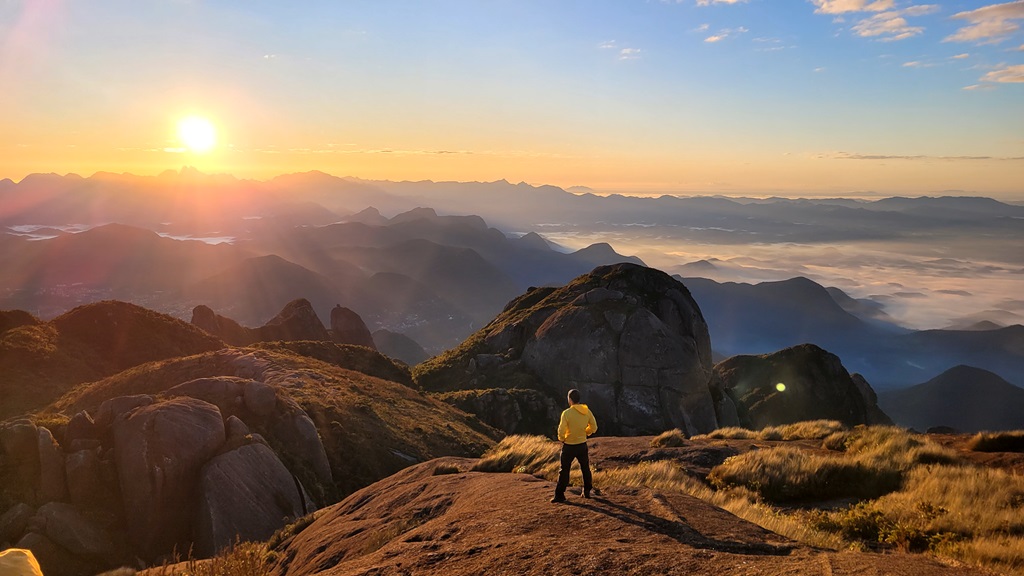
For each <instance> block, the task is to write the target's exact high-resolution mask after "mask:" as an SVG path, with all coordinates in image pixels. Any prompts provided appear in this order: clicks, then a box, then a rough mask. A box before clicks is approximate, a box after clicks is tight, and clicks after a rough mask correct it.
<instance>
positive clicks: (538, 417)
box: [438, 388, 563, 435]
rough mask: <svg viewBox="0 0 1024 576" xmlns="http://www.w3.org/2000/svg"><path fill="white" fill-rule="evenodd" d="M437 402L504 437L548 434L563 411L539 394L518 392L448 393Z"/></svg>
mask: <svg viewBox="0 0 1024 576" xmlns="http://www.w3.org/2000/svg"><path fill="white" fill-rule="evenodd" d="M438 399H439V400H442V401H443V402H447V403H448V404H451V405H452V406H455V407H456V408H458V409H459V410H464V411H466V412H469V413H470V414H475V415H476V417H477V418H479V419H480V420H483V421H484V423H486V424H488V425H490V426H493V427H495V428H497V429H498V430H501V431H502V432H504V433H506V434H543V435H547V434H550V433H551V430H552V426H553V423H555V422H558V418H559V416H560V415H561V413H562V409H563V408H562V407H560V406H559V405H558V404H556V403H555V401H554V400H553V399H552V398H551V397H550V396H548V395H547V394H544V393H543V392H540V391H538V390H523V389H518V388H513V389H512V390H505V389H504V388H492V389H490V390H463V391H459V392H448V393H445V394H440V395H438Z"/></svg>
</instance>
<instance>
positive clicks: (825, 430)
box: [693, 420, 847, 441]
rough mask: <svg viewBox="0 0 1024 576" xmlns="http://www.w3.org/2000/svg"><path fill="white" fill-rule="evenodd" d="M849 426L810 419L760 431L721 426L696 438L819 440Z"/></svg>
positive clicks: (832, 421) (833, 421)
mask: <svg viewBox="0 0 1024 576" xmlns="http://www.w3.org/2000/svg"><path fill="white" fill-rule="evenodd" d="M846 430H847V427H846V425H845V424H843V423H842V422H839V421H837V420H808V421H806V422H795V423H793V424H783V425H781V426H769V427H767V428H764V429H762V430H759V431H754V430H747V429H746V428H739V427H737V426H729V427H727V428H719V429H718V430H714V431H711V432H709V433H707V434H701V435H699V436H694V437H693V439H694V440H701V439H711V440H776V441H777V440H806V439H811V440H817V439H820V438H825V437H827V436H830V435H833V434H836V433H840V432H845V431H846Z"/></svg>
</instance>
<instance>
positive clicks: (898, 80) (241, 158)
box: [0, 0, 1024, 200]
mask: <svg viewBox="0 0 1024 576" xmlns="http://www.w3.org/2000/svg"><path fill="white" fill-rule="evenodd" d="M1022 21H1024V0H1015V1H1011V2H1002V3H999V2H983V3H976V2H966V1H963V2H961V1H949V2H937V3H931V4H918V3H914V2H907V1H897V0H876V1H869V0H810V1H806V2H804V1H797V2H786V3H778V2H768V1H767V0H672V1H668V0H662V1H649V2H630V3H622V2H587V3H570V2H540V1H525V0H524V1H515V2H511V1H510V2H489V3H484V4H481V3H474V2H468V1H451V2H443V3H430V4H419V5H417V4H409V3H401V2H394V1H375V2H345V3H333V2H311V3H304V4H303V5H302V7H301V9H296V8H295V7H293V6H284V5H278V4H275V3H270V2H245V3H242V2H237V1H232V2H223V3H217V4H211V3H203V2H195V1H188V0H162V1H158V2H147V3H142V4H139V3H127V2H120V1H110V0H101V1H97V2H90V3H81V2H65V1H61V0H37V1H27V0H2V1H0V81H2V82H3V85H4V86H5V89H4V90H3V92H2V93H0V122H2V125H3V126H4V132H5V137H4V139H3V142H2V143H0V178H5V177H9V178H12V179H15V180H18V179H20V178H23V177H24V176H25V175H27V174H29V173H33V172H58V173H69V172H75V173H80V174H83V175H89V174H92V173H94V172H97V171H110V172H132V173H136V174H157V173H159V172H162V171H163V170H165V169H168V168H174V169H176V168H178V167H180V166H182V165H185V164H187V165H194V166H196V167H197V168H199V169H200V170H203V171H204V172H207V173H231V174H234V175H236V176H239V177H243V178H258V179H267V178H271V177H273V176H276V175H278V174H282V173H289V172H302V171H308V170H322V171H325V172H328V173H331V174H337V175H352V176H357V177H360V178H367V179H381V180H426V179H430V180H457V181H495V180H500V179H507V180H509V181H513V182H518V181H528V182H531V183H537V184H541V183H544V184H554V185H558V186H562V187H566V188H568V187H571V186H575V185H583V186H587V187H590V188H593V189H596V190H598V191H617V192H631V193H641V194H653V193H681V194H725V195H750V196H763V195H771V194H777V195H783V196H864V195H922V194H927V195H941V194H972V195H975V194H976V195H985V196H991V197H994V198H999V199H1003V200H1022V199H1024V188H1022V186H1024V184H1022V179H1021V174H1022V173H1024V137H1022V134H1024V114H1021V113H1020V110H1021V107H1020V103H1021V102H1022V92H1021V90H1022V89H1024V87H1022V83H1024V33H1022V31H1021V29H1020V24H1021V22H1022ZM192 117H195V118H200V119H204V120H207V121H209V122H210V124H211V125H212V127H213V129H215V130H216V134H215V135H212V134H211V135H209V137H210V138H214V137H215V141H216V144H215V145H211V146H209V150H208V151H205V150H206V148H204V147H203V146H193V145H189V144H188V143H187V142H184V141H183V140H187V139H188V137H183V136H182V135H181V134H179V133H178V131H177V130H178V129H177V126H178V125H179V123H180V122H181V121H182V120H183V119H185V118H192ZM953 191H956V192H953Z"/></svg>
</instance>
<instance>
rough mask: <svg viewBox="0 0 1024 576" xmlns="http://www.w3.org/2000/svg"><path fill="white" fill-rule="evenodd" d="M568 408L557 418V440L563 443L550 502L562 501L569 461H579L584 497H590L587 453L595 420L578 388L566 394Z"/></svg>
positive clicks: (588, 455) (591, 486)
mask: <svg viewBox="0 0 1024 576" xmlns="http://www.w3.org/2000/svg"><path fill="white" fill-rule="evenodd" d="M566 398H567V399H568V400H569V407H568V408H566V409H565V411H563V412H562V417H561V418H560V419H559V420H558V441H559V442H561V443H562V458H561V468H559V470H558V484H557V485H556V486H555V497H554V498H552V499H551V501H552V502H565V489H566V488H568V487H569V468H570V467H571V466H572V461H573V460H576V461H577V462H579V463H580V471H581V472H583V497H584V498H590V493H591V491H592V490H593V488H594V478H593V476H592V475H591V473H590V454H589V453H588V452H587V437H588V436H591V435H593V434H594V432H597V420H596V419H595V418H594V413H593V412H591V411H590V409H589V408H587V405H586V404H581V403H580V391H579V390H577V389H575V388H573V389H572V390H569V394H568V395H567V396H566Z"/></svg>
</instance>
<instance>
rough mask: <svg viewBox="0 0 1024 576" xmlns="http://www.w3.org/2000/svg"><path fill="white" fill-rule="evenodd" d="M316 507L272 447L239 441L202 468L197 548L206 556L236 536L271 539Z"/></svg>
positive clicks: (200, 554)
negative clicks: (235, 445) (240, 442)
mask: <svg viewBox="0 0 1024 576" xmlns="http://www.w3.org/2000/svg"><path fill="white" fill-rule="evenodd" d="M256 438H258V435H257V436H256ZM312 510H313V506H312V503H311V502H309V501H308V500H307V499H306V497H305V495H304V494H303V492H302V490H301V487H300V485H299V483H298V481H297V480H296V479H295V478H294V477H293V476H292V474H291V472H289V471H288V469H287V468H285V466H284V464H282V463H281V461H280V460H279V459H278V457H277V456H276V455H275V454H274V451H273V450H271V449H270V448H268V447H267V446H266V445H265V444H262V443H260V442H258V441H256V442H252V443H250V444H245V445H243V446H239V447H238V448H236V449H234V450H231V451H229V452H225V453H223V454H220V455H218V456H216V457H214V458H213V459H212V460H210V461H209V462H207V463H206V465H205V466H203V468H202V471H201V472H200V475H199V507H198V513H197V515H196V520H195V529H194V534H195V551H196V554H197V555H198V556H199V557H200V558H206V557H210V556H213V555H214V554H216V553H217V552H219V551H220V550H222V549H223V548H226V547H228V546H230V545H232V544H233V543H235V541H236V540H242V541H253V540H266V539H267V538H269V537H270V536H271V535H272V534H273V533H274V532H275V531H276V530H278V529H279V528H281V527H282V526H284V525H285V524H287V523H288V522H290V521H292V520H294V519H295V518H298V517H300V516H304V515H305V514H307V513H308V512H311V511H312Z"/></svg>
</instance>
